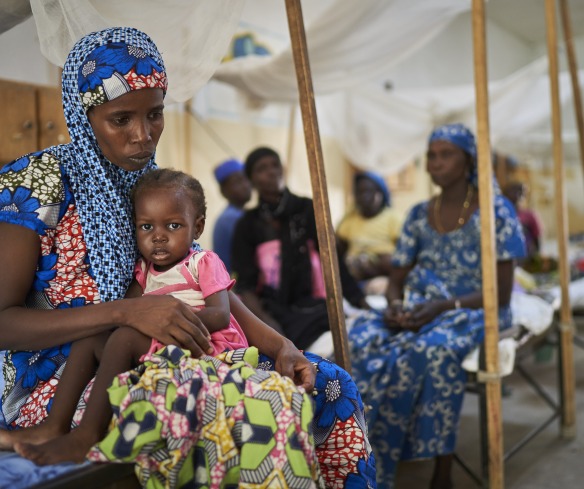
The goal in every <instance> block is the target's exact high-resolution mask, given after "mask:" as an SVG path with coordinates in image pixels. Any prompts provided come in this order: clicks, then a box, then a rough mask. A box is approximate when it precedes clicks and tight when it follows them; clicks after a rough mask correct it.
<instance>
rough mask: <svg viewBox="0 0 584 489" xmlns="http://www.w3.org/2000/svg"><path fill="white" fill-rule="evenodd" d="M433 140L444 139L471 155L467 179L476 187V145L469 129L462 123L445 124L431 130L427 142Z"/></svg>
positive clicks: (477, 179)
mask: <svg viewBox="0 0 584 489" xmlns="http://www.w3.org/2000/svg"><path fill="white" fill-rule="evenodd" d="M433 141H446V142H448V143H451V144H454V145H455V146H458V147H459V148H460V149H462V150H463V151H464V152H465V153H467V154H468V155H470V156H471V157H472V166H471V171H470V173H469V176H468V180H469V182H470V183H472V184H473V185H474V186H475V188H478V183H479V175H478V169H477V145H476V141H475V137H474V134H473V133H472V132H471V130H470V129H469V128H468V127H466V126H465V125H463V124H446V125H444V126H440V127H437V128H436V129H434V130H433V131H432V134H430V137H429V138H428V144H430V143H431V142H433Z"/></svg>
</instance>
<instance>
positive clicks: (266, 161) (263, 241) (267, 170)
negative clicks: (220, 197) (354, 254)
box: [231, 147, 366, 349]
mask: <svg viewBox="0 0 584 489" xmlns="http://www.w3.org/2000/svg"><path fill="white" fill-rule="evenodd" d="M245 173H246V175H247V177H248V178H249V180H250V181H251V183H252V186H253V188H254V189H255V190H256V191H257V192H258V195H259V203H258V206H257V207H256V208H254V209H250V210H248V211H247V212H246V213H245V214H244V215H243V217H242V218H241V219H240V220H239V222H238V223H237V225H236V228H235V233H234V235H233V245H232V255H231V260H232V263H231V264H232V272H233V275H234V276H235V278H236V279H237V284H236V286H235V288H236V290H237V292H238V294H239V295H240V297H241V299H242V301H243V303H244V304H245V305H246V306H247V307H249V309H250V310H251V311H252V312H253V313H254V314H256V315H257V316H258V317H259V318H260V319H262V320H263V321H264V322H265V323H267V324H268V325H270V326H271V327H272V328H274V329H275V330H276V331H278V332H280V333H282V334H283V335H285V336H286V337H287V338H288V339H290V340H291V341H292V342H293V343H294V344H295V345H296V346H297V347H298V348H300V349H305V348H307V347H309V346H310V345H311V344H312V343H313V342H314V341H315V340H316V339H318V337H319V336H320V335H321V334H322V333H324V332H325V331H328V330H329V322H328V315H327V308H326V302H325V299H324V298H325V295H326V294H325V289H324V280H323V277H322V268H321V263H320V256H319V253H318V239H317V235H316V222H315V218H314V209H313V205H312V200H311V199H308V198H306V197H300V196H297V195H294V194H293V193H291V192H290V191H289V190H288V189H287V188H286V187H285V185H284V170H283V167H282V162H281V161H280V156H279V155H278V153H277V152H276V151H274V150H273V149H271V148H266V147H259V148H256V149H254V150H253V151H252V152H251V153H250V154H249V155H248V156H247V158H246V160H245ZM339 265H342V264H339ZM340 269H341V284H342V286H343V295H344V296H345V297H347V299H348V300H349V302H351V303H352V304H353V305H355V306H364V304H365V301H364V296H363V293H362V292H361V291H360V289H359V287H358V285H357V284H356V282H355V281H354V280H352V279H351V277H350V276H349V274H348V272H347V271H346V269H344V270H343V267H340ZM364 307H366V306H364Z"/></svg>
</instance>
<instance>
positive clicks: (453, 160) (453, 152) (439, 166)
mask: <svg viewBox="0 0 584 489" xmlns="http://www.w3.org/2000/svg"><path fill="white" fill-rule="evenodd" d="M426 169H427V171H428V173H429V174H430V177H431V178H432V181H433V182H434V183H435V184H436V185H438V186H439V187H442V188H444V187H448V186H450V185H452V184H453V183H457V182H459V181H461V180H467V179H468V171H469V163H468V156H467V154H466V153H465V152H464V151H463V150H462V149H460V148H459V147H458V146H456V145H454V144H452V143H449V142H447V141H432V142H431V143H430V146H429V147H428V153H427V154H426Z"/></svg>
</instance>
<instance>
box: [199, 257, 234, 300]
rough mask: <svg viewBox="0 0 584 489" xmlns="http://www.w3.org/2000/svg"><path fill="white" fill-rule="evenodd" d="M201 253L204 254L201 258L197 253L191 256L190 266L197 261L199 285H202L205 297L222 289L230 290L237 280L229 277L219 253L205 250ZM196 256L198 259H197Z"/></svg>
mask: <svg viewBox="0 0 584 489" xmlns="http://www.w3.org/2000/svg"><path fill="white" fill-rule="evenodd" d="M201 254H202V255H203V256H201V257H200V258H199V257H197V254H194V255H193V256H192V257H191V261H190V263H189V267H190V266H192V264H193V263H194V262H196V263H197V269H198V277H199V286H200V287H201V292H202V293H203V298H204V299H206V298H207V297H209V296H210V295H213V294H215V293H217V292H219V291H221V290H230V289H231V287H233V284H235V280H232V279H231V278H230V277H229V273H228V272H227V269H226V268H225V265H224V263H223V262H222V261H221V258H219V256H218V255H217V253H214V252H213V251H204V252H202V253H201ZM195 257H197V258H198V259H195Z"/></svg>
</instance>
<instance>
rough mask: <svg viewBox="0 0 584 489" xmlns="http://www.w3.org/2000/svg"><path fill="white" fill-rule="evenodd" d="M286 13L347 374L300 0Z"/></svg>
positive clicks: (331, 307) (290, 0) (334, 322)
mask: <svg viewBox="0 0 584 489" xmlns="http://www.w3.org/2000/svg"><path fill="white" fill-rule="evenodd" d="M286 13H287V16H288V28H289V29H290V38H291V42H292V53H293V56H294V65H295V67H296V78H297V80H298V94H299V98H300V111H301V113H302V122H303V125H304V139H305V141H306V151H307V153H308V165H309V169H310V177H311V178H310V180H311V183H312V193H313V200H314V213H315V217H316V226H317V232H318V244H319V249H320V258H321V262H322V268H323V274H324V281H325V285H326V291H327V297H326V302H327V310H328V317H329V323H330V328H331V332H332V334H333V345H334V348H335V360H336V362H337V363H338V364H339V365H340V366H341V367H343V368H344V369H345V370H347V371H348V372H349V373H351V362H350V359H349V353H348V344H347V331H346V329H345V316H344V312H343V294H342V292H341V282H340V279H339V264H338V261H337V260H338V259H337V249H336V243H335V233H334V229H333V225H332V221H331V215H330V208H329V200H328V191H327V185H326V175H325V171H324V162H323V157H322V148H321V145H320V134H319V130H318V120H317V118H316V106H315V103H314V90H313V88H312V77H311V73H310V64H309V60H308V49H307V46H306V35H305V32H304V21H303V18H302V8H301V5H300V0H286Z"/></svg>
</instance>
